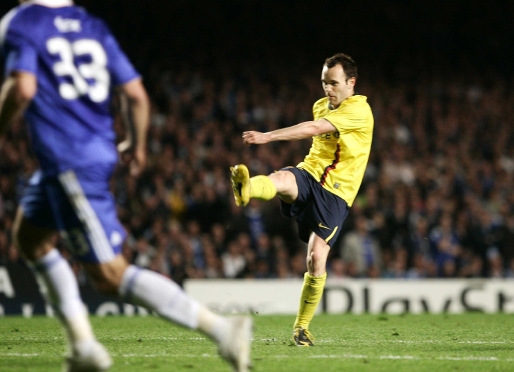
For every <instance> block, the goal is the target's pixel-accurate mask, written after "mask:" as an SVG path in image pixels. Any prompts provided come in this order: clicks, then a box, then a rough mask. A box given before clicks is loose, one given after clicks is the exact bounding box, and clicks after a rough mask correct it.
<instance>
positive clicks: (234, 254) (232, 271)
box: [221, 240, 246, 279]
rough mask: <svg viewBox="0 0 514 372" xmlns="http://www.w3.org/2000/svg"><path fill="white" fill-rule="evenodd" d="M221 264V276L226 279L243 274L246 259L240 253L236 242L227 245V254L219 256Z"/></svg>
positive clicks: (239, 247)
mask: <svg viewBox="0 0 514 372" xmlns="http://www.w3.org/2000/svg"><path fill="white" fill-rule="evenodd" d="M221 261H222V262H223V274H224V275H225V277H226V278H231V279H233V278H235V277H236V276H238V275H239V274H240V273H241V272H243V270H244V268H245V266H246V259H245V257H244V255H243V253H242V248H241V246H240V245H239V244H238V242H237V241H236V240H231V241H230V242H229V243H228V247H227V252H225V253H223V255H222V256H221Z"/></svg>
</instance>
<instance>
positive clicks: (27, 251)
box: [13, 208, 112, 372]
mask: <svg viewBox="0 0 514 372" xmlns="http://www.w3.org/2000/svg"><path fill="white" fill-rule="evenodd" d="M56 234H57V232H56V231H55V230H52V229H46V228H41V227H38V226H35V225H33V224H32V223H31V222H29V221H28V220H27V219H25V218H24V215H23V211H22V209H21V208H20V209H19V210H18V213H17V215H16V220H15V224H14V231H13V236H14V238H15V242H16V245H17V247H18V249H20V251H21V252H22V254H23V256H24V257H25V258H26V259H27V260H28V261H29V263H30V265H31V266H32V268H33V269H34V273H35V275H36V278H37V280H38V282H39V285H40V288H41V289H42V292H43V295H44V297H45V298H46V300H47V301H48V303H49V304H50V305H51V306H52V307H53V309H54V311H55V313H56V314H57V316H58V318H59V320H60V322H61V323H62V325H63V326H64V328H65V330H66V336H67V340H68V346H69V349H70V350H69V355H68V357H67V359H66V364H65V368H64V370H65V371H68V372H95V371H104V370H106V369H108V368H109V367H110V366H111V365H112V360H111V358H110V356H109V354H108V353H107V351H106V350H105V348H104V347H103V346H102V345H101V344H100V343H99V342H98V341H96V339H95V337H94V335H93V331H92V329H91V324H90V322H89V318H88V314H87V310H86V308H85V306H84V304H83V303H82V301H81V299H80V293H79V288H78V284H77V280H76V277H75V274H74V273H73V271H72V270H71V267H70V266H69V264H68V262H67V261H66V260H65V259H64V258H63V257H62V256H61V254H60V253H59V251H58V250H57V249H55V248H54V247H53V245H52V242H53V239H54V237H55V235H56Z"/></svg>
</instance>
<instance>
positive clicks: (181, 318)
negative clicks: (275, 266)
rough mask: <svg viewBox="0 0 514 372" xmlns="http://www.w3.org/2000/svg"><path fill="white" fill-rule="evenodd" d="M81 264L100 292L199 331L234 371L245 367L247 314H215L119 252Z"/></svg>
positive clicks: (248, 337) (249, 332) (249, 322)
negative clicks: (106, 259) (127, 260)
mask: <svg viewBox="0 0 514 372" xmlns="http://www.w3.org/2000/svg"><path fill="white" fill-rule="evenodd" d="M84 268H85V269H86V271H87V272H88V274H89V275H90V277H91V278H92V280H93V282H94V283H95V285H96V287H97V288H98V289H99V290H100V291H101V292H103V293H105V294H110V295H119V296H120V297H121V298H122V299H124V300H125V301H127V302H130V303H133V304H135V305H140V306H144V307H146V308H147V309H150V310H153V311H155V312H156V313H157V314H159V315H160V316H161V317H162V318H164V319H167V320H170V321H172V322H174V323H177V324H180V325H182V326H184V327H187V328H190V329H196V330H199V331H201V332H203V333H204V334H206V335H207V336H209V337H210V338H211V339H212V340H214V341H215V342H216V344H217V345H218V350H219V353H220V355H221V356H222V357H223V358H224V359H225V360H227V361H228V362H229V363H230V364H231V365H232V366H233V368H234V371H237V372H246V371H248V370H249V368H250V345H251V337H252V320H251V318H250V317H248V316H240V317H224V316H220V315H217V314H215V313H213V312H212V311H210V310H209V309H207V308H206V307H204V306H202V305H200V304H199V303H198V302H197V301H195V300H193V299H192V298H190V297H189V296H187V295H186V294H185V293H184V291H182V289H181V288H180V287H179V286H178V285H177V284H176V283H174V282H173V281H171V280H170V279H168V278H166V277H164V276H163V275H160V274H157V273H155V272H153V271H150V270H146V269H142V268H139V267H137V266H134V265H129V264H128V263H127V262H126V261H125V259H124V258H123V257H122V256H121V255H118V256H116V257H115V258H114V259H113V260H112V261H110V262H105V263H100V264H85V265H84Z"/></svg>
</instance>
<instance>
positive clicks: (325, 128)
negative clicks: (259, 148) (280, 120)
mask: <svg viewBox="0 0 514 372" xmlns="http://www.w3.org/2000/svg"><path fill="white" fill-rule="evenodd" d="M334 131H336V128H335V127H334V126H333V125H332V124H331V123H330V122H329V121H328V120H325V119H320V120H314V121H305V122H303V123H300V124H296V125H293V126H291V127H287V128H281V129H277V130H273V131H271V132H266V133H262V132H256V131H248V132H244V133H243V142H244V143H245V144H247V145H249V144H256V145H260V144H263V143H268V142H272V141H292V140H299V139H303V138H310V137H314V136H318V135H320V134H325V133H330V132H334Z"/></svg>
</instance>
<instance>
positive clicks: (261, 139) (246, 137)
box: [243, 131, 270, 145]
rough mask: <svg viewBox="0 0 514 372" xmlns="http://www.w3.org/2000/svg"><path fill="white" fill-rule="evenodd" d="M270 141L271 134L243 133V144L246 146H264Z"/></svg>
mask: <svg viewBox="0 0 514 372" xmlns="http://www.w3.org/2000/svg"><path fill="white" fill-rule="evenodd" d="M269 141H270V134H269V133H262V132H256V131H249V132H243V143H244V144H245V145H252V144H253V145H262V144H263V143H268V142H269Z"/></svg>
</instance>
